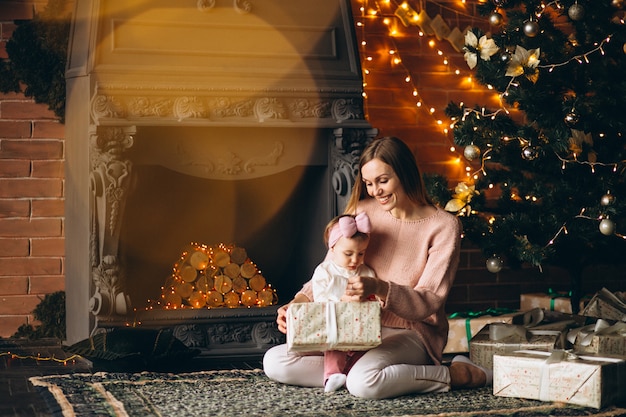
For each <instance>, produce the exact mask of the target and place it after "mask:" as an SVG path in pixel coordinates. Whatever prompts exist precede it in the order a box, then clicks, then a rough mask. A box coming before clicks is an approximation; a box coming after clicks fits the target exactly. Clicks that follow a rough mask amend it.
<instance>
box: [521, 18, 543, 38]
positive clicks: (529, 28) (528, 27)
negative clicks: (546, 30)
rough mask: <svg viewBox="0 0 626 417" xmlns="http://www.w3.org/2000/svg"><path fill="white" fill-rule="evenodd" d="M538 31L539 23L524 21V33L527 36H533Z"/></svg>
mask: <svg viewBox="0 0 626 417" xmlns="http://www.w3.org/2000/svg"><path fill="white" fill-rule="evenodd" d="M538 33H539V23H537V22H535V21H534V20H529V21H528V22H526V23H524V34H525V35H526V36H528V37H529V38H534V37H535V36H537V34H538Z"/></svg>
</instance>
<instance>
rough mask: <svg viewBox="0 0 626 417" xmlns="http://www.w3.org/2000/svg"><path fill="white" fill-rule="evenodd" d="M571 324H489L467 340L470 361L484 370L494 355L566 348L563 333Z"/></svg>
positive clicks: (565, 322) (488, 367)
mask: <svg viewBox="0 0 626 417" xmlns="http://www.w3.org/2000/svg"><path fill="white" fill-rule="evenodd" d="M573 323H574V322H573V321H564V322H561V323H550V324H546V325H544V326H535V327H530V328H529V327H527V326H524V325H520V324H508V323H491V324H488V325H487V326H485V327H484V328H483V329H482V330H481V331H479V332H478V333H477V334H476V335H475V336H474V337H472V340H470V349H469V356H470V359H471V361H472V362H474V363H475V364H477V365H480V366H482V367H485V368H487V369H492V367H493V356H494V355H496V354H504V353H510V352H514V351H517V350H543V351H546V352H549V351H552V350H554V349H565V347H566V343H567V340H566V337H565V336H566V333H567V330H568V329H569V327H570V326H572V324H573Z"/></svg>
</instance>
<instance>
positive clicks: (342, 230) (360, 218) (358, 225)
mask: <svg viewBox="0 0 626 417" xmlns="http://www.w3.org/2000/svg"><path fill="white" fill-rule="evenodd" d="M371 230H372V225H371V224H370V218H369V217H367V214H365V213H359V214H357V215H356V216H355V217H352V216H343V217H340V218H339V221H338V222H337V224H335V225H334V226H333V228H332V229H330V233H329V234H328V247H329V248H332V247H333V246H335V244H336V243H337V241H338V240H339V238H340V237H342V236H343V237H347V238H350V237H352V236H354V235H355V234H356V232H361V233H369V232H370V231H371Z"/></svg>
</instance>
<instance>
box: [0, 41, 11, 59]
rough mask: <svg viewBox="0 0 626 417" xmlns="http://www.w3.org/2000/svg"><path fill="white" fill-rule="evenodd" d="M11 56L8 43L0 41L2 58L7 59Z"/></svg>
mask: <svg viewBox="0 0 626 417" xmlns="http://www.w3.org/2000/svg"><path fill="white" fill-rule="evenodd" d="M8 57H9V54H8V53H7V43H6V42H5V41H0V58H1V59H7V58H8Z"/></svg>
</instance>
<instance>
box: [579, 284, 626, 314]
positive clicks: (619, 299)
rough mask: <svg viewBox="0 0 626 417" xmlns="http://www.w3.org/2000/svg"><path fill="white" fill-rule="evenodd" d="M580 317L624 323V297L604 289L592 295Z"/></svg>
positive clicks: (621, 294)
mask: <svg viewBox="0 0 626 417" xmlns="http://www.w3.org/2000/svg"><path fill="white" fill-rule="evenodd" d="M581 315H583V316H587V317H595V318H600V319H605V320H618V321H626V295H624V293H615V294H614V293H612V292H611V291H609V290H607V289H606V288H602V289H601V290H600V291H598V292H597V293H595V294H594V296H593V297H592V298H591V300H590V301H589V303H588V304H587V305H586V306H585V308H584V309H583V310H582V313H581Z"/></svg>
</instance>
